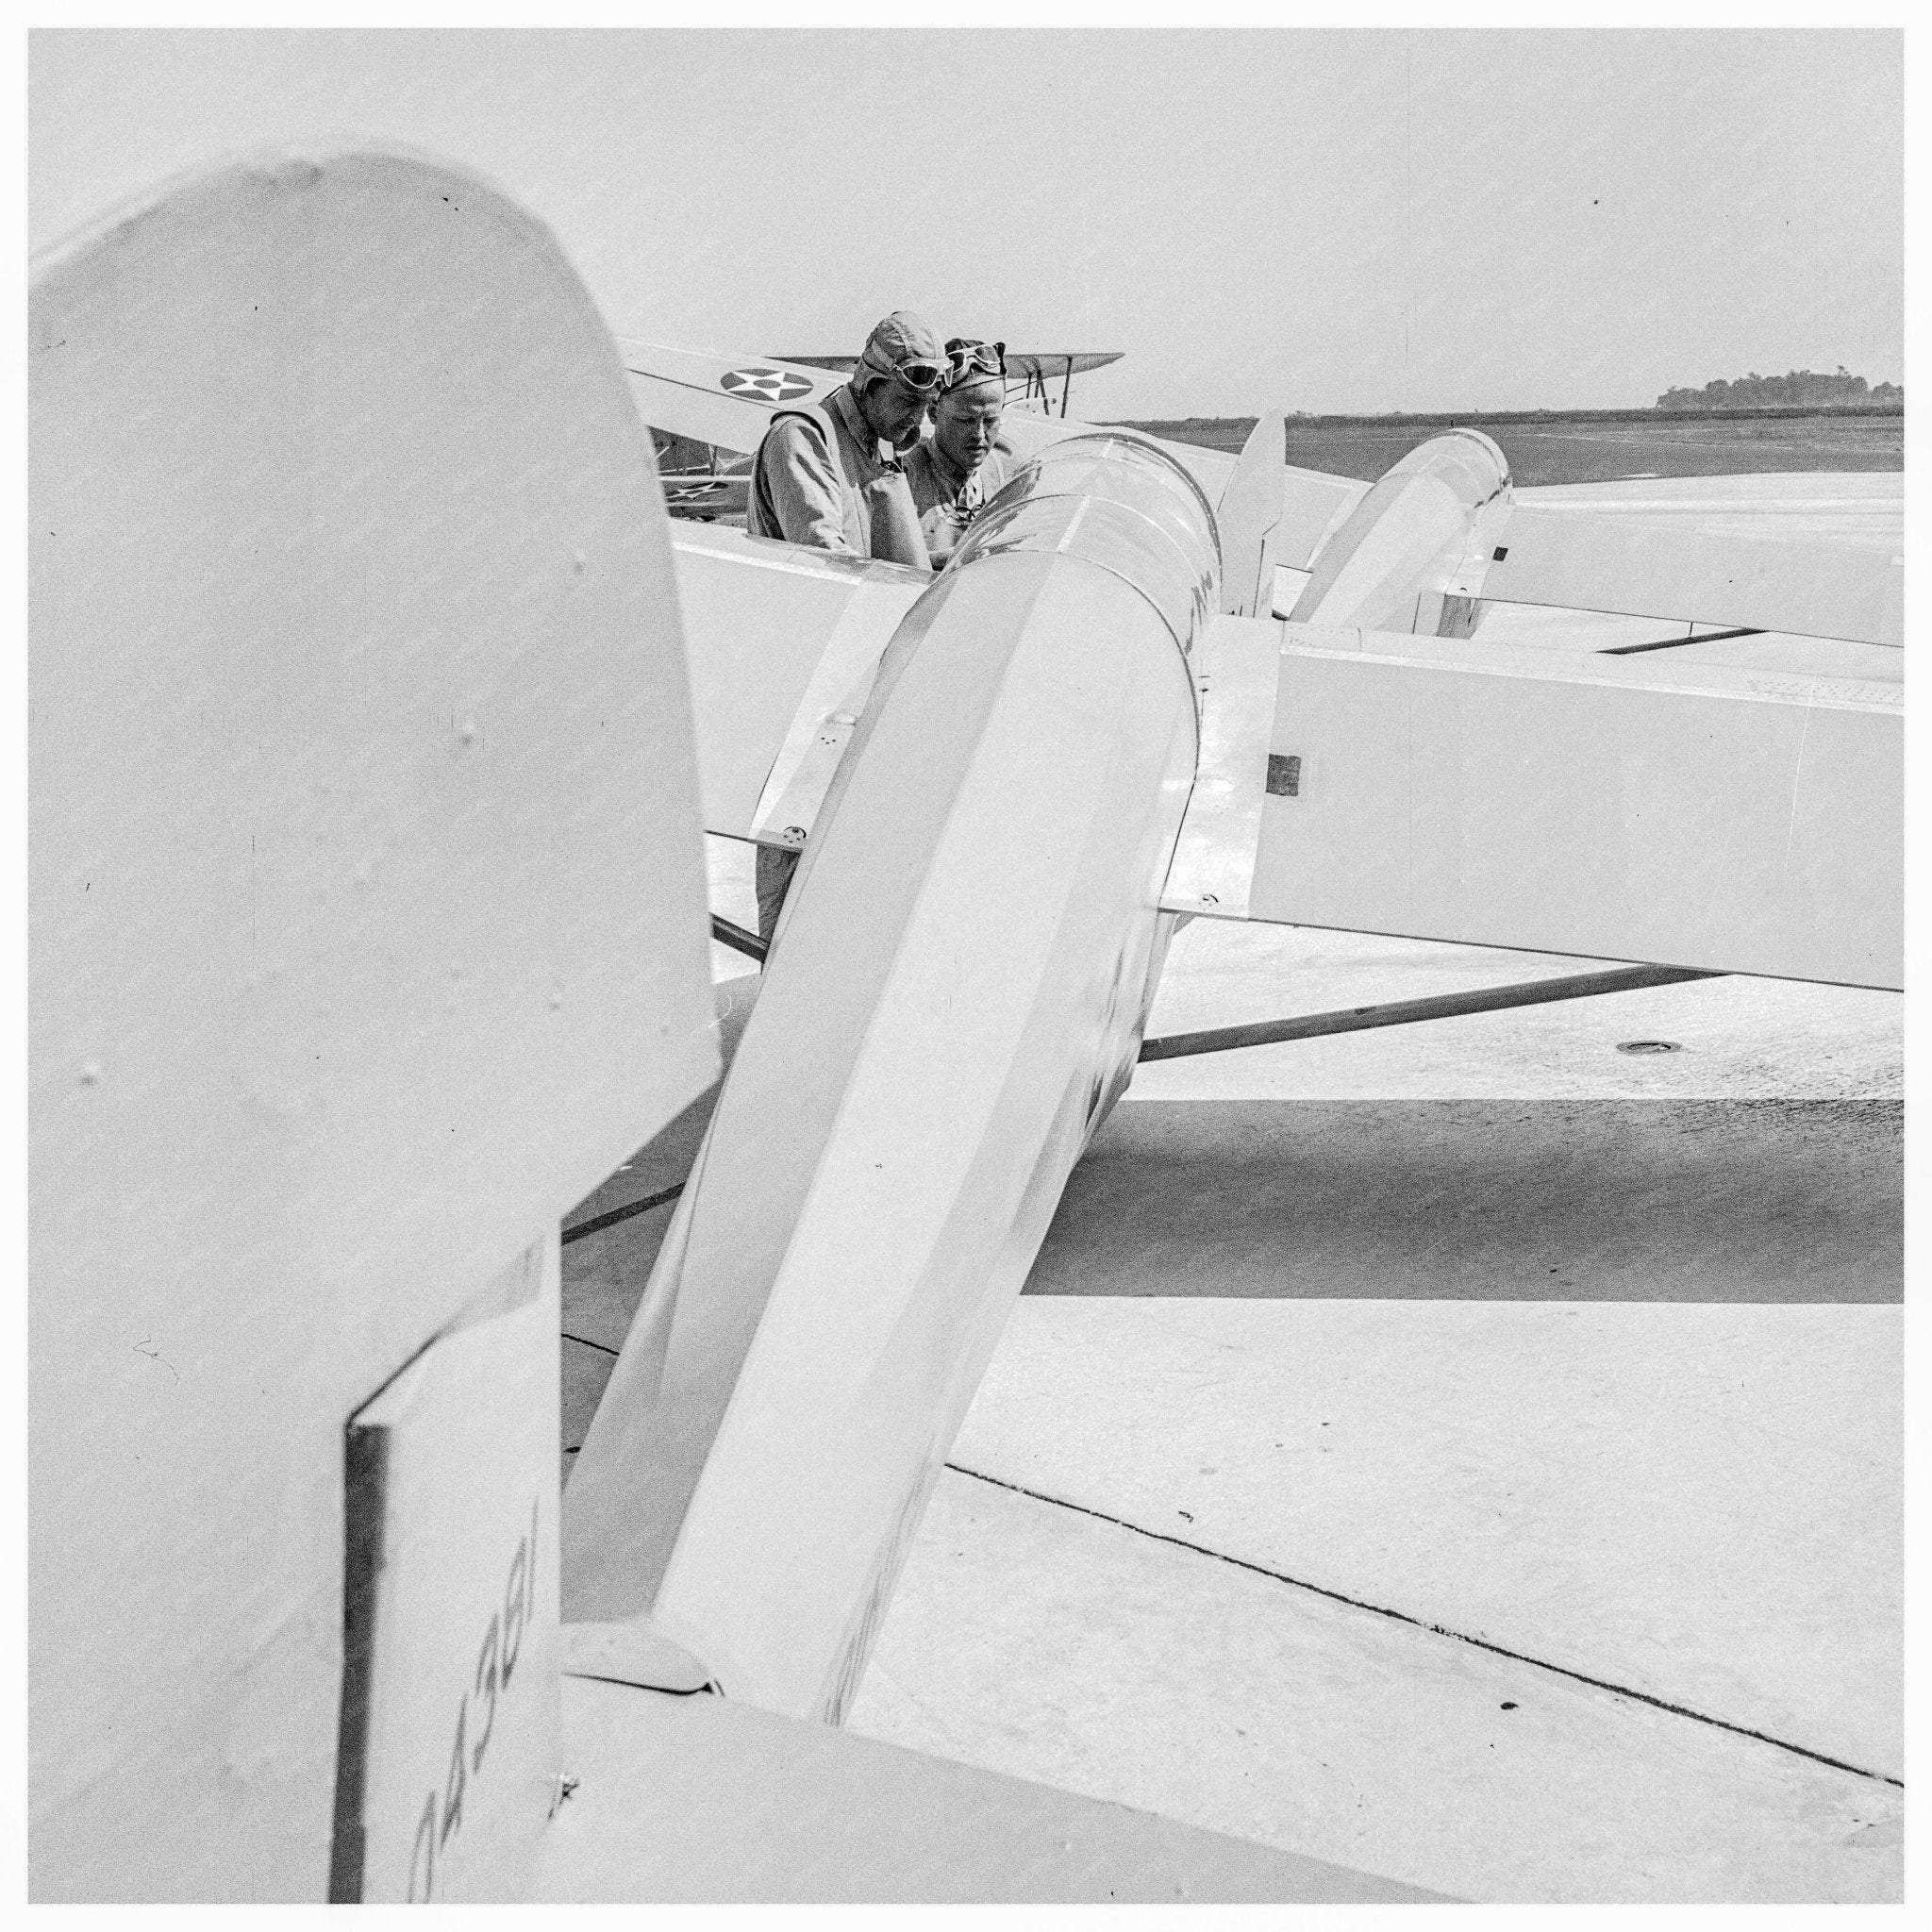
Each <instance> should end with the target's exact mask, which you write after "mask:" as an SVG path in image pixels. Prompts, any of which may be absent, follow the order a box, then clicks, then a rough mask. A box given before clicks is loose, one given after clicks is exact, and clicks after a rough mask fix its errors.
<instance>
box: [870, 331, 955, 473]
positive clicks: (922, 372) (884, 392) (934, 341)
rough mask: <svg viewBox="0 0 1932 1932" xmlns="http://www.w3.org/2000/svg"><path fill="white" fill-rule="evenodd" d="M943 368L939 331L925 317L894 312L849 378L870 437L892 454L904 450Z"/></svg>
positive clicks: (915, 438)
mask: <svg viewBox="0 0 1932 1932" xmlns="http://www.w3.org/2000/svg"><path fill="white" fill-rule="evenodd" d="M946 367H947V364H946V354H945V351H944V350H943V349H942V348H941V346H940V338H939V331H938V330H937V329H935V328H934V327H933V325H931V323H929V322H927V321H926V319H925V318H924V316H923V315H915V314H914V313H913V312H912V311H911V309H909V308H895V309H894V310H893V311H892V312H891V314H890V315H889V316H887V317H886V319H885V320H884V321H883V322H881V323H880V324H879V325H877V326H876V327H875V328H874V330H873V332H872V334H871V335H869V336H868V337H867V338H866V339H865V348H864V351H863V352H862V353H861V355H860V356H859V358H858V366H857V367H856V368H855V369H854V370H853V372H852V400H853V401H854V402H855V403H857V404H858V413H859V414H860V415H861V416H863V417H864V418H865V420H866V424H867V425H868V426H869V427H870V428H871V430H872V431H873V433H874V435H875V436H879V437H882V438H883V439H884V440H885V441H887V442H890V443H891V445H892V446H893V448H895V449H909V448H911V446H912V445H913V444H914V443H915V442H917V441H919V430H920V425H922V424H923V423H924V421H925V412H926V409H927V408H929V407H930V406H931V404H932V402H933V399H934V398H935V397H936V396H937V395H938V394H939V392H940V385H941V382H943V381H944V380H945V375H946Z"/></svg>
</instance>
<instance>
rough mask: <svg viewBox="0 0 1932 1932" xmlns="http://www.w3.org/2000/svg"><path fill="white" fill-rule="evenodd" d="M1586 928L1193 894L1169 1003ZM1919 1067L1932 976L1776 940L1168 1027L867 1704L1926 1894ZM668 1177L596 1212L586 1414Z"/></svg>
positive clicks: (1418, 1846)
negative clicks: (1736, 957) (1907, 991)
mask: <svg viewBox="0 0 1932 1932" xmlns="http://www.w3.org/2000/svg"><path fill="white" fill-rule="evenodd" d="M712 842H713V848H714V857H713V892H714V904H715V905H716V906H717V908H718V909H719V910H721V911H723V912H724V913H725V915H726V916H727V917H731V918H735V919H739V920H740V921H741V923H744V924H749V923H750V919H749V916H748V914H749V903H748V902H749V863H748V848H743V847H736V846H731V845H729V844H727V843H725V841H712ZM741 902H743V903H741ZM714 950H715V956H716V961H717V964H718V966H719V968H720V970H721V972H722V973H724V974H726V975H727V980H726V987H725V997H726V998H727V1000H730V1001H733V1002H734V1003H735V1004H736V1005H737V1007H738V1009H739V1010H740V1011H741V1004H742V1001H743V1000H744V998H745V997H746V996H747V995H748V994H749V993H750V992H751V991H752V990H753V989H754V988H755V986H756V978H755V976H753V975H751V974H750V973H749V971H748V969H749V962H748V961H744V960H742V959H741V958H737V956H735V955H730V954H726V953H724V950H723V949H722V948H718V949H714ZM1592 963H1595V962H1588V961H1576V960H1568V959H1556V958H1546V957H1542V956H1536V955H1523V954H1507V953H1504V954H1498V953H1492V952H1485V951H1482V950H1480V949H1475V948H1468V947H1453V946H1441V945H1428V944H1422V943H1417V942H1411V941H1399V940H1391V939H1382V938H1375V937H1373V936H1364V935H1356V934H1339V933H1322V932H1312V931H1307V930H1305V929H1295V928H1267V927H1245V926H1239V925H1234V924H1226V923H1216V922H1206V921H1196V922H1194V923H1193V924H1191V926H1189V927H1188V928H1187V929H1186V930H1185V931H1184V932H1183V933H1182V934H1181V935H1180V937H1179V938H1178V940H1177V941H1175V944H1174V949H1173V952H1172V953H1171V955H1170V960H1169V967H1168V972H1167V974H1166V977H1165V979H1164V980H1163V983H1162V989H1161V993H1160V997H1159V1000H1158V1003H1157V1007H1156V1009H1155V1014H1154V1018H1153V1022H1152V1024H1151V1026H1150V1031H1151V1032H1157V1033H1158V1032H1179V1031H1184V1030H1189V1029H1192V1028H1196V1027H1202V1026H1210V1025H1225V1024H1235V1023H1237V1022H1241V1021H1248V1020H1256V1019H1264V1018H1272V1017H1277V1016H1285V1015H1290V1014H1293V1013H1299V1012H1315V1011H1325V1010H1330V1009H1332V1008H1337V1007H1341V1006H1351V1005H1358V1004H1363V1003H1366V1002H1369V1001H1377V1000H1385V999H1388V1000H1393V999H1405V998H1413V997H1418V996H1421V995H1424V994H1427V993H1432V992H1438V991H1449V990H1453V989H1456V988H1459V987H1466V986H1481V985H1494V984H1503V983H1507V982H1509V981H1511V980H1516V979H1523V978H1528V977H1534V976H1539V975H1541V974H1566V973H1572V972H1581V971H1586V970H1589V967H1590V966H1591V964H1592ZM732 1024H734V1023H732V1022H728V1021H727V1030H729V1028H730V1027H731V1025H732ZM738 1024H741V1023H738ZM1631 1041H1669V1042H1671V1043H1672V1044H1673V1045H1674V1048H1675V1051H1673V1052H1665V1053H1646V1054H1636V1055H1632V1054H1625V1053H1622V1052H1620V1051H1619V1050H1618V1049H1619V1047H1620V1046H1621V1045H1624V1044H1625V1043H1628V1042H1631ZM1900 1092H1901V1084H1900V1002H1899V1000H1898V999H1897V997H1896V996H1895V995H1892V994H1887V993H1878V992H1868V991H1857V990H1846V989H1837V988H1822V987H1813V986H1804V985H1790V984H1783V983H1779V982H1773V981H1764V980H1749V979H1736V978H1733V979H1712V980H1706V981H1699V982H1693V983H1689V984H1685V985H1680V986H1672V987H1665V988H1657V989H1651V990H1648V991H1642V992H1634V993H1622V994H1615V995H1609V996H1607V997H1604V998H1599V999H1592V1000H1585V1001H1578V1002H1574V1003H1572V1004H1568V1005H1550V1006H1543V1007H1539V1008H1525V1009H1523V1010H1521V1011H1515V1012H1506V1013H1498V1014H1488V1015H1480V1016H1474V1017H1472V1018H1469V1019H1464V1020H1453V1021H1442V1022H1435V1023H1427V1024H1420V1025H1411V1026H1404V1027H1397V1028H1391V1029H1388V1030H1386V1031H1380V1032H1369V1033H1360V1034H1355V1035H1347V1036H1339V1037H1334V1038H1329V1039H1322V1040H1314V1041H1300V1042H1295V1043H1292V1044H1286V1045H1281V1046H1274V1047H1263V1048H1255V1049H1243V1050H1241V1051H1239V1052H1236V1053H1232V1054H1224V1055H1217V1056H1210V1057H1204V1058H1198V1059H1192V1060H1175V1061H1167V1062H1161V1063H1158V1064H1154V1065H1149V1066H1147V1067H1144V1068H1142V1069H1141V1072H1140V1074H1139V1075H1138V1077H1137V1079H1136V1082H1135V1085H1134V1088H1133V1090H1132V1091H1131V1092H1130V1094H1129V1095H1128V1097H1127V1098H1126V1099H1125V1100H1124V1102H1123V1103H1122V1104H1121V1106H1120V1108H1118V1109H1117V1110H1116V1112H1115V1114H1114V1116H1113V1118H1112V1119H1111V1120H1110V1121H1109V1122H1108V1124H1107V1125H1106V1127H1105V1128H1104V1129H1103V1131H1102V1133H1101V1135H1100V1136H1099V1137H1098V1139H1097V1140H1096V1142H1095V1144H1094V1146H1093V1147H1092V1149H1091V1151H1090V1153H1089V1155H1088V1157H1087V1158H1086V1160H1085V1161H1084V1162H1083V1163H1082V1164H1081V1166H1080V1167H1079V1168H1078V1169H1077V1170H1076V1171H1075V1173H1074V1178H1073V1182H1072V1184H1071V1185H1070V1187H1069V1188H1068V1190H1067V1192H1066V1194H1065V1196H1064V1198H1063V1201H1062V1205H1061V1208H1060V1212H1059V1215H1058V1218H1057V1219H1056V1222H1055V1224H1054V1227H1053V1229H1052V1231H1051V1233H1050V1234H1049V1237H1048V1240H1047V1242H1046V1245H1045V1247H1044V1249H1043V1250H1042V1253H1041V1257H1040V1260H1039V1263H1038V1264H1037V1266H1036V1268H1035V1271H1034V1274H1033V1277H1032V1279H1031V1281H1030V1283H1029V1286H1028V1291H1027V1297H1026V1298H1024V1299H1023V1300H1022V1302H1021V1304H1020V1306H1019V1308H1018V1309H1017V1310H1016V1312H1015V1314H1014V1316H1013V1318H1012V1320H1011V1322H1010V1324H1009V1325H1008V1331H1007V1334H1006V1336H1005V1337H1004V1338H1003V1341H1002V1342H1001V1346H1000V1349H999V1352H998V1353H997V1354H996V1355H995V1357H994V1359H993V1362H992V1365H991V1369H990V1371H989V1373H988V1375H987V1378H986V1381H985V1383H984V1385H983V1387H982V1390H981V1392H980V1396H979V1399H978V1401H977V1403H976V1404H975V1406H974V1409H973V1411H972V1412H971V1414H970V1415H969V1417H968V1419H967V1422H966V1424H965V1427H964V1429H963V1431H962V1433H961V1436H960V1438H959V1441H958V1446H957V1448H956V1450H955V1453H954V1457H953V1462H954V1465H955V1467H954V1468H953V1469H952V1470H950V1471H949V1472H948V1473H947V1474H946V1475H945V1476H944V1477H943V1478H942V1480H941V1485H940V1488H939V1490H938V1491H937V1493H936V1495H935V1498H934V1501H933V1504H932V1507H931V1508H930V1510H929V1511H928V1514H927V1517H926V1519H925V1522H924V1525H923V1526H922V1528H921V1531H920V1533H919V1536H918V1538H917V1540H916V1541H915V1543H914V1546H913V1550H912V1554H911V1557H910V1558H909V1560H908V1566H907V1570H906V1573H905V1575H904V1577H903V1579H902V1581H901V1584H900V1587H899V1590H898V1591H897V1594H896V1595H895V1597H894V1599H893V1603H892V1607H891V1611H890V1613H889V1615H888V1617H887V1620H886V1624H885V1626H884V1630H883V1633H882V1635H881V1638H880V1641H879V1647H878V1651H877V1653H876V1657H875V1659H874V1665H873V1668H872V1670H871V1672H870V1674H869V1675H868V1677H867V1679H866V1681H865V1683H864V1685H863V1686H862V1688H861V1690H860V1692H859V1696H858V1702H857V1705H856V1707H855V1708H854V1710H853V1712H852V1715H851V1718H850V1721H849V1724H850V1728H852V1729H854V1730H857V1731H859V1732H861V1733H864V1734H866V1735H869V1736H872V1737H875V1738H878V1739H881V1740H887V1741H891V1742H898V1743H905V1744H913V1745H916V1746H918V1747H919V1748H921V1749H923V1750H925V1751H929V1752H934V1753H937V1754H938V1755H940V1756H941V1757H955V1758H958V1759H960V1760H962V1761H966V1762H970V1763H974V1764H979V1765H983V1766H986V1767H988V1768H991V1769H997V1770H1000V1771H1004V1772H1008V1773H1009V1774H1017V1775H1020V1776H1024V1777H1031V1778H1035V1779H1041V1780H1044V1781H1047V1782H1051V1783H1056V1784H1060V1785H1064V1786H1065V1787H1066V1788H1068V1789H1070V1790H1076V1791H1079V1792H1081V1793H1083V1794H1085V1795H1087V1796H1090V1797H1097V1798H1106V1799H1111V1800H1114V1801H1116V1802H1121V1803H1126V1804H1131V1805H1137V1806H1141V1807H1146V1808H1151V1809H1154V1810H1158V1811H1160V1812H1162V1813H1164V1814H1166V1815H1168V1816H1171V1817H1174V1818H1177V1819H1180V1820H1182V1821H1184V1822H1186V1823H1189V1824H1196V1825H1202V1826H1207V1827H1208V1828H1211V1829H1214V1830H1218V1831H1224V1832H1231V1833H1234V1834H1235V1835H1237V1836H1241V1837H1247V1838H1251V1839H1254V1840H1257V1841H1258V1842H1261V1843H1265V1844H1271V1845H1274V1846H1277V1847H1280V1848H1282V1849H1284V1850H1289V1851H1293V1852H1296V1853H1300V1854H1303V1855H1306V1856H1308V1857H1322V1858H1329V1859H1333V1860H1335V1861H1338V1862H1341V1863H1344V1864H1351V1865H1356V1866H1358V1867H1361V1868H1363V1869H1367V1870H1374V1871H1378V1872H1383V1873H1386V1874H1389V1875H1391V1877H1395V1878H1400V1879H1404V1880H1407V1882H1409V1883H1411V1884H1416V1885H1420V1886H1424V1887H1428V1888H1431V1889H1433V1890H1441V1891H1443V1892H1447V1893H1451V1894H1453V1895H1456V1896H1459V1897H1464V1898H1493V1899H1498V1900H1505V1899H1513V1900H1525V1901H1526V1900H1532V1899H1550V1900H1557V1899H1564V1900H1578V1901H1581V1900H1605V1901H1610V1900H1637V1899H1653V1900H1685V1901H1691V1900H1701V1901H1720V1900H1734V1901H1740V1902H1741V1901H1746V1900H1763V1901H1772V1900H1783V1901H1810V1900H1818V1901H1823V1900H1837V1899H1844V1900H1853V1899H1874V1900H1876V1899H1887V1898H1896V1897H1898V1896H1899V1895H1900V1891H1899V1889H1900V1885H1901V1860H1902V1854H1901V1844H1902V1790H1901V1788H1900V1786H1899V1784H1898V1783H1897V1779H1898V1778H1899V1777H1900V1775H1901V1751H1900V1744H1899V1711H1900V1706H1901V1695H1900V1650H1901V1641H1900V1629H1901V1624H1900V1606H1899V1579H1900V1574H1901V1561H1900V1544H1901V1527H1900V1505H1899V1477H1900V1460H1901V1458H1900V1442H1899V1436H1900V1414H1901V1389H1900V1382H1901V1377H1900V1360H1899V1325H1900V1319H1901V1314H1902V1310H1901V1309H1900V1307H1898V1303H1899V1301H1900V1298H1901V1286H1900V1266H1899V1218H1900V1191H1901V1188H1900V1159H1899V1141H1900V1125H1901V1123H1900V1100H1899V1096H1900ZM703 1113H704V1107H703V1105H702V1104H700V1106H699V1107H698V1108H694V1109H693V1110H692V1113H691V1116H690V1117H688V1118H687V1119H686V1120H685V1121H683V1122H681V1123H679V1124H676V1125H675V1127H674V1128H673V1129H671V1130H668V1131H667V1134H666V1135H665V1136H663V1137H660V1140H659V1141H658V1142H657V1143H654V1145H653V1147H652V1148H650V1149H646V1150H642V1151H641V1154H640V1156H639V1157H638V1158H636V1159H635V1160H634V1161H633V1162H632V1163H631V1164H630V1166H629V1168H627V1169H626V1170H625V1171H624V1172H622V1173H620V1174H616V1175H613V1176H612V1178H611V1181H610V1182H609V1183H608V1184H607V1186H606V1188H605V1189H603V1190H600V1191H599V1193H598V1195H596V1196H594V1197H592V1200H591V1202H589V1203H586V1204H585V1206H584V1208H581V1209H580V1210H578V1213H577V1215H576V1216H574V1217H573V1219H574V1220H578V1221H581V1220H582V1219H585V1218H588V1217H589V1216H590V1215H591V1213H593V1212H598V1211H608V1208H609V1206H610V1205H612V1204H621V1203H622V1202H624V1201H626V1200H640V1199H645V1198H648V1197H649V1195H650V1194H651V1193H653V1192H654V1191H658V1190H660V1189H661V1188H663V1187H665V1186H669V1185H674V1184H675V1179H676V1178H677V1175H678V1174H679V1172H681V1165H680V1164H681V1163H682V1164H688V1163H689V1160H690V1158H691V1150H692V1149H694V1147H695V1144H696V1139H697V1135H698V1134H699V1133H700V1132H701V1131H702V1116H703ZM669 1213H670V1208H669V1206H668V1205H666V1206H664V1207H661V1208H656V1209H653V1210H651V1211H649V1212H647V1213H644V1214H641V1215H638V1216H634V1217H632V1218H630V1219H628V1220H625V1221H624V1222H621V1223H618V1224H614V1225H612V1226H611V1227H609V1228H608V1229H607V1230H605V1231H604V1232H601V1233H596V1234H591V1235H590V1236H587V1237H585V1238H584V1239H582V1240H580V1241H574V1242H572V1244H571V1245H570V1246H568V1247H566V1249H565V1251H564V1252H565V1303H566V1307H565V1321H564V1325H565V1330H566V1335H567V1337H568V1336H575V1337H577V1338H580V1339H579V1340H577V1341H569V1340H567V1341H566V1343H565V1357H566V1360H565V1443H564V1446H565V1449H566V1452H568V1450H569V1448H570V1447H571V1445H572V1444H573V1443H574V1442H575V1441H580V1440H581V1428H582V1426H583V1425H584V1424H587V1423H588V1419H589V1416H590V1414H591V1412H592V1411H593V1409H594V1406H595V1402H596V1399H597V1396H598V1394H599V1393H600V1392H601V1390H602V1386H603V1381H604V1379H605V1377H606V1376H607V1375H608V1362H609V1360H610V1356H609V1354H608V1353H607V1352H606V1351H609V1350H614V1349H615V1348H616V1347H617V1346H618V1345H619V1344H620V1343H621V1341H622V1340H623V1335H624V1332H625V1327H626V1325H627V1324H628V1320H629V1311H630V1309H631V1308H632V1307H635V1305H636V1300H637V1297H638V1295H639V1294H641V1291H642V1287H643V1281H644V1277H645V1275H646V1274H647V1273H648V1269H649V1262H650V1258H651V1257H652V1255H653V1254H654V1253H655V1248H656V1245H657V1242H658V1240H660V1239H661V1234H662V1227H663V1224H664V1223H665V1222H666V1221H667V1220H668V1218H669ZM574 1418H575V1420H574ZM574 1427H575V1429H576V1430H577V1432H578V1433H576V1434H575V1435H573V1433H572V1430H573V1428H574ZM569 1459H570V1458H569V1456H568V1453H566V1456H565V1461H566V1464H568V1461H569ZM968 1472H971V1474H969V1473H968Z"/></svg>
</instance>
